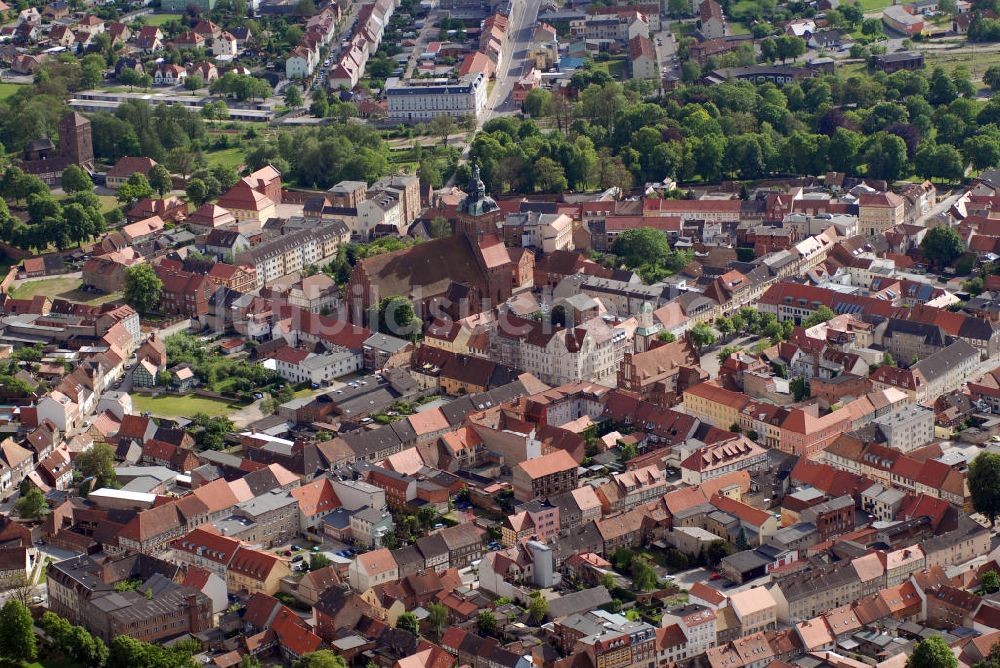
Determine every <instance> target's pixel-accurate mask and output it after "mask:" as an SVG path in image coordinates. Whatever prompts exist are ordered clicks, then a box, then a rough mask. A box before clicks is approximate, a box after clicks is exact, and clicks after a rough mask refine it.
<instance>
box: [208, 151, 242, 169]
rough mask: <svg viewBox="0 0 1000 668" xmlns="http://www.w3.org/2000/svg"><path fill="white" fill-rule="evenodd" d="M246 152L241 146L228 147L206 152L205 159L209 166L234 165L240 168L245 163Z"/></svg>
mask: <svg viewBox="0 0 1000 668" xmlns="http://www.w3.org/2000/svg"><path fill="white" fill-rule="evenodd" d="M245 158H246V154H245V153H244V152H243V149H241V148H239V147H233V148H226V149H223V150H221V151H209V152H207V153H205V160H207V161H208V166H209V167H215V166H221V167H233V168H234V169H235V168H238V167H239V166H240V165H242V164H243V160H244V159H245Z"/></svg>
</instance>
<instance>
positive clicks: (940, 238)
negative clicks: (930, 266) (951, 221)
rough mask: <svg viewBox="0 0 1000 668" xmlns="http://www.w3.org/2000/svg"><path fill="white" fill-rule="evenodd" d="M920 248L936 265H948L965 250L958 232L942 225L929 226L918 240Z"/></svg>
mask: <svg viewBox="0 0 1000 668" xmlns="http://www.w3.org/2000/svg"><path fill="white" fill-rule="evenodd" d="M920 250H921V251H922V252H923V254H924V257H925V258H926V259H927V260H928V261H929V262H932V263H934V264H935V265H937V266H938V267H946V266H948V265H949V264H951V263H952V262H954V261H955V260H957V259H958V258H959V257H961V256H962V253H964V252H965V249H964V248H963V246H962V239H961V237H959V236H958V232H956V231H955V230H954V229H952V228H950V227H946V226H944V225H938V226H936V227H933V228H931V230H930V232H928V233H927V234H926V235H925V236H924V240H923V241H921V242H920Z"/></svg>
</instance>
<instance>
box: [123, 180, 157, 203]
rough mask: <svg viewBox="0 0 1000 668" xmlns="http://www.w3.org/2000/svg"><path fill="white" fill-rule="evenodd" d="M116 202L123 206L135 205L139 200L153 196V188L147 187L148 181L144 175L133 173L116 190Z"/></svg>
mask: <svg viewBox="0 0 1000 668" xmlns="http://www.w3.org/2000/svg"><path fill="white" fill-rule="evenodd" d="M117 196H118V201H119V202H121V203H123V204H135V203H136V202H138V201H139V200H141V199H145V198H147V197H152V196H153V187H152V186H151V185H149V180H148V179H147V178H146V175H145V174H142V173H140V172H135V173H134V174H132V175H131V176H129V177H128V180H127V181H125V183H124V185H122V186H121V187H120V188H119V189H118V195H117Z"/></svg>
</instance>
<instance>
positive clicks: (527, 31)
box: [477, 0, 541, 127]
mask: <svg viewBox="0 0 1000 668" xmlns="http://www.w3.org/2000/svg"><path fill="white" fill-rule="evenodd" d="M513 5H514V6H513V8H512V9H511V14H510V20H509V22H508V24H507V34H508V39H507V48H506V49H505V53H504V54H503V58H502V60H501V62H500V66H499V67H498V68H497V72H496V81H495V82H494V84H493V90H492V91H491V92H490V95H489V97H488V98H487V100H486V108H485V109H484V110H483V113H482V114H480V116H479V124H478V125H477V127H482V126H483V124H484V123H486V122H487V121H489V120H490V119H492V118H494V117H495V116H497V115H499V113H501V112H503V111H516V110H515V109H514V104H513V100H512V99H511V98H512V93H513V90H514V84H515V83H516V82H517V81H518V80H519V79H521V78H522V77H523V76H524V75H526V74H528V72H530V71H531V63H530V62H529V61H528V51H529V50H530V49H531V36H532V33H533V32H534V29H535V23H536V22H537V20H538V9H539V7H540V6H541V1H540V0H514V3H513Z"/></svg>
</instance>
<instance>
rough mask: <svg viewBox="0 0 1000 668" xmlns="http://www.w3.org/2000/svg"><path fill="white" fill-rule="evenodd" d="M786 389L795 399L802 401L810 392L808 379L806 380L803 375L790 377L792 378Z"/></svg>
mask: <svg viewBox="0 0 1000 668" xmlns="http://www.w3.org/2000/svg"><path fill="white" fill-rule="evenodd" d="M788 389H790V390H791V391H792V395H793V396H794V397H795V401H802V400H803V399H806V398H807V397H808V396H809V394H810V390H809V381H807V380H806V379H805V378H804V377H803V376H796V377H795V378H792V380H791V381H789V383H788Z"/></svg>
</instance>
